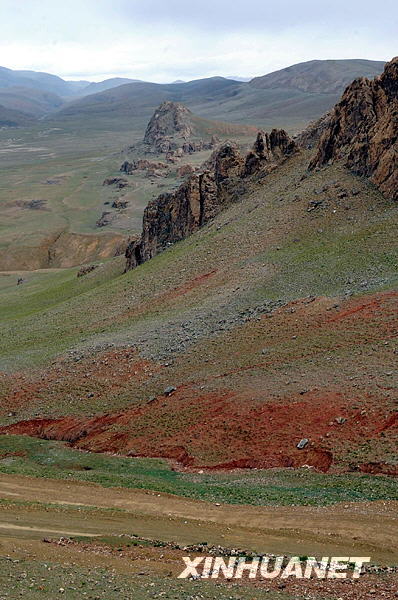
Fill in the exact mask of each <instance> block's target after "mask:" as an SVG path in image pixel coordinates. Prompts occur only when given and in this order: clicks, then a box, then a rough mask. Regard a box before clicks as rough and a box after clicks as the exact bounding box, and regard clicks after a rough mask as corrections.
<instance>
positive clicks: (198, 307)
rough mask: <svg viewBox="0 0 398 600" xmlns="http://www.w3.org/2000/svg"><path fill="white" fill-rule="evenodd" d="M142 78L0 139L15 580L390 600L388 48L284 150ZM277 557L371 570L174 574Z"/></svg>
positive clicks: (1, 528) (396, 183)
mask: <svg viewBox="0 0 398 600" xmlns="http://www.w3.org/2000/svg"><path fill="white" fill-rule="evenodd" d="M136 85H141V84H127V85H124V86H121V87H119V88H115V90H111V91H110V92H104V93H103V94H105V97H106V98H108V97H109V95H110V96H117V97H118V98H119V101H120V102H121V104H120V114H117V115H115V116H114V117H112V116H111V114H110V113H109V112H107V110H108V108H109V106H108V107H107V106H106V102H107V101H106V102H105V105H104V106H102V108H103V109H104V112H103V113H101V115H102V116H99V115H100V113H98V115H97V117H98V118H97V117H95V118H94V117H90V116H89V112H88V113H87V115H86V118H83V117H82V115H80V116H79V115H78V114H75V115H72V114H70V115H69V116H67V117H65V116H64V117H62V118H60V120H59V121H58V122H55V121H53V120H50V119H46V120H42V121H41V122H40V126H35V125H32V126H29V127H26V128H21V129H18V130H17V131H15V132H14V130H13V131H12V133H11V135H10V130H7V129H4V128H3V129H0V140H1V146H2V147H1V153H2V160H1V165H0V202H1V214H2V220H1V233H2V236H1V238H2V242H1V245H0V251H1V252H0V261H1V264H2V265H3V267H2V268H3V269H8V270H3V271H1V272H0V313H1V324H0V336H1V342H2V343H1V348H0V500H1V501H0V511H2V515H3V518H2V520H1V521H0V538H1V540H0V541H1V546H2V551H3V556H2V557H0V564H1V568H2V573H3V572H4V575H5V576H3V578H2V579H3V582H4V585H3V584H2V585H3V587H2V592H3V593H4V594H5V596H6V597H7V598H10V599H14V598H17V597H21V596H28V597H29V598H31V597H32V600H36V599H37V600H40V599H41V598H44V597H51V598H55V597H60V596H61V595H65V597H68V598H71V599H75V598H76V599H77V598H81V597H82V596H86V597H87V598H89V597H92V598H100V597H106V598H107V599H109V600H113V599H114V600H116V599H118V600H119V599H120V598H121V597H123V598H124V597H125V598H129V599H130V598H131V599H132V598H134V600H148V599H149V598H154V597H164V598H166V597H170V598H184V599H193V598H195V599H197V598H201V599H203V600H204V599H206V600H215V599H217V600H292V599H293V598H303V597H304V596H305V597H306V598H312V599H313V600H325V599H326V598H330V599H331V598H339V599H342V600H343V599H344V600H353V599H354V598H355V600H369V598H376V597H377V598H379V597H382V598H384V599H385V600H393V598H395V597H396V590H397V585H396V583H397V573H398V567H397V564H398V552H397V549H396V544H395V540H396V538H397V535H398V524H397V519H396V515H397V506H398V486H397V476H398V460H397V447H398V413H397V395H396V390H397V386H398V372H397V352H398V349H397V342H396V341H397V333H398V320H397V315H398V290H397V288H398V244H397V236H396V231H397V226H398V204H397V197H398V196H397V193H398V180H397V155H398V153H397V151H398V148H397V143H398V142H397V139H398V122H397V118H396V117H397V114H398V58H396V59H394V60H392V61H391V62H390V63H388V64H387V65H386V66H385V69H384V71H383V73H382V74H381V76H378V77H377V78H375V79H374V80H369V79H366V78H361V79H357V80H355V81H354V82H352V83H351V84H350V85H349V86H348V87H347V88H346V90H345V92H344V94H343V96H342V98H341V99H340V100H339V102H338V103H337V104H336V105H335V106H334V107H333V108H332V109H331V110H330V112H328V113H327V114H326V115H324V116H323V117H322V118H321V119H319V120H317V121H315V122H312V123H311V124H310V126H309V127H308V129H306V130H305V131H303V132H302V134H301V135H300V136H296V137H294V138H293V137H291V136H290V135H289V133H288V132H286V131H285V130H283V129H276V128H275V129H272V131H261V130H260V131H258V130H257V128H251V127H247V126H245V125H244V126H242V125H237V124H236V123H235V124H231V123H230V122H228V121H225V119H226V115H225V114H224V115H223V119H224V120H222V119H217V120H211V119H209V118H208V117H204V116H203V115H198V113H197V112H195V111H194V110H193V109H192V107H187V106H186V105H184V104H182V103H181V102H180V101H169V100H167V101H163V102H162V103H161V104H160V105H157V106H156V107H155V109H154V111H152V113H151V114H150V115H149V116H148V118H147V119H144V118H143V116H142V115H144V114H146V111H147V110H149V105H150V102H152V101H153V93H154V90H155V91H156V93H158V89H159V88H158V87H157V86H155V88H152V87H151V91H150V93H149V96H148V97H147V99H146V100H145V102H147V104H142V105H141V106H142V107H144V110H141V109H140V111H139V116H138V115H137V114H135V113H134V111H132V112H131V113H129V112H128V109H127V108H126V106H124V105H123V102H124V100H123V101H122V100H121V95H122V96H123V94H124V90H125V89H126V88H130V86H136ZM175 85H176V86H179V85H183V84H175ZM187 85H188V84H187ZM236 85H239V86H240V85H244V84H236V83H234V82H232V83H228V84H226V83H225V81H223V80H221V81H220V80H216V81H205V82H199V83H197V82H193V87H195V86H196V87H197V88H198V89H197V91H198V99H197V100H198V102H199V104H198V106H202V108H203V107H204V106H205V105H206V103H207V105H210V104H211V102H210V101H209V97H210V92H211V90H212V89H213V88H214V87H216V88H217V89H218V92H219V98H222V97H225V95H226V94H227V93H228V90H229V91H231V93H232V95H231V97H230V101H231V102H233V98H236V97H237V96H238V98H240V97H241V96H240V93H241V92H240V91H238V93H237V94H236V95H235V96H234V95H233V94H234V92H235V91H236V88H235V87H234V86H236ZM230 86H232V87H230ZM141 89H145V88H141ZM146 89H147V90H148V88H146ZM245 89H246V90H247V89H249V90H254V92H253V93H255V94H257V93H261V94H262V93H264V94H270V93H272V94H273V93H274V91H275V90H257V91H256V90H255V88H251V87H250V86H247V88H245ZM200 90H201V91H200ZM177 91H178V90H177ZM283 93H284V92H280V91H279V92H277V94H276V96H275V98H281V97H282V95H280V94H283ZM103 94H97V95H94V96H92V97H91V99H90V102H91V104H89V106H93V104H92V102H93V99H94V102H95V98H97V99H98V98H103V97H104V95H103ZM182 94H187V97H191V98H192V102H194V95H192V96H190V94H191V92H190V91H189V89H187V88H184V87H183V88H182V90H181V89H180V95H182ZM200 94H202V95H201V96H200ZM294 95H295V97H296V98H298V97H301V98H303V97H304V96H305V97H307V98H309V97H310V96H313V97H318V96H319V95H318V94H316V93H311V94H310V93H307V92H305V93H304V92H301V91H294ZM331 95H332V94H325V95H324V96H325V97H327V98H330V97H331ZM199 96H200V97H199ZM251 98H252V99H254V98H255V96H254V95H253V96H251ZM97 101H98V100H97ZM139 101H140V100H139V98H138V94H137V98H136V102H137V105H138V103H139ZM200 103H202V104H200ZM100 104H101V101H100V102H99V104H98V108H100ZM216 104H217V105H218V108H216V107H215V105H216ZM71 106H72V105H70V106H69V108H68V110H69V109H70V108H71ZM123 106H124V108H123ZM256 106H257V105H256V103H255V102H254V103H253V110H256ZM289 106H291V105H290V100H289V102H288V103H287V105H286V109H287V110H288V107H289ZM306 106H307V108H308V109H309V108H310V107H311V103H310V102H309V103H308V104H307V105H306ZM222 107H224V108H225V104H224V103H223V101H222V102H218V103H217V102H216V103H215V104H214V112H217V111H219V110H221V108H222ZM124 110H125V111H126V112H123V111H124ZM275 110H277V103H276V104H275ZM278 110H279V109H278ZM236 114H238V113H236ZM278 114H279V117H278V116H277V115H278ZM297 114H298V113H296V115H297ZM151 115H152V116H151ZM275 115H276V116H275V120H277V119H278V118H281V117H280V113H275ZM149 117H150V118H149ZM267 118H272V117H267ZM148 121H149V122H148ZM215 132H217V136H218V135H219V136H220V139H217V138H216V137H215V136H214V133H215ZM231 136H232V139H231ZM142 216H143V218H142ZM49 232H51V235H49ZM120 238H122V239H120ZM124 248H126V251H125V253H123V250H124ZM29 269H30V270H29ZM268 553H270V554H272V555H273V556H279V555H280V556H282V555H283V556H285V557H286V558H285V559H283V558H282V559H281V560H285V562H287V561H288V560H289V557H290V556H291V555H293V554H294V556H296V557H299V559H298V560H297V559H294V560H295V561H296V568H297V569H301V570H303V565H304V563H305V561H306V560H307V557H319V560H320V559H321V557H324V556H330V557H352V555H353V554H355V555H358V556H364V557H369V560H370V563H371V564H370V565H369V564H368V561H366V564H365V565H364V567H363V569H362V574H361V576H360V577H359V579H358V580H356V581H353V580H350V579H351V577H349V575H351V571H349V573H348V574H347V578H346V579H336V581H334V579H332V578H329V577H328V578H326V579H320V578H319V571H318V573H316V572H314V575H313V577H312V578H309V579H305V580H304V581H303V580H302V579H300V578H298V577H296V576H293V577H288V578H287V577H286V578H285V577H282V579H281V578H278V577H275V578H273V577H270V578H267V579H266V580H265V578H264V576H263V579H262V580H255V579H254V580H253V579H252V578H250V577H247V578H239V581H238V580H235V579H231V578H229V577H228V578H227V577H225V578H224V577H223V578H220V579H219V580H218V581H213V577H212V578H211V579H210V578H207V577H206V574H205V576H204V577H200V578H196V577H195V578H190V579H187V580H181V579H177V576H178V574H179V573H180V572H181V567H182V558H183V557H186V556H187V555H191V556H195V555H198V557H199V560H201V559H204V557H205V556H206V555H209V556H210V558H211V559H212V557H213V556H223V557H224V558H225V560H226V561H227V560H228V561H235V560H236V559H237V558H238V557H239V559H240V560H241V559H242V558H243V559H245V558H246V559H249V560H251V559H252V558H253V557H259V556H262V555H263V554H267V556H269V554H268ZM271 560H272V557H271ZM275 560H278V559H275ZM311 560H313V559H310V561H311ZM322 560H323V561H325V559H322ZM331 560H332V562H333V561H335V560H336V559H331ZM343 560H344V561H345V560H349V561H350V562H352V561H353V560H354V561H355V560H356V559H354V558H349V559H348V558H347V559H339V561H343ZM255 561H256V558H254V560H253V561H251V565H253V564H256V563H255ZM240 564H241V563H240ZM262 564H264V563H262ZM289 564H290V562H289ZM271 568H272V567H271ZM296 573H297V571H296ZM268 574H269V570H268ZM339 574H340V573H339ZM271 575H273V573H272V574H271ZM294 575H295V574H294ZM204 579H207V581H204ZM303 585H304V586H305V587H303ZM303 594H304V596H303Z"/></svg>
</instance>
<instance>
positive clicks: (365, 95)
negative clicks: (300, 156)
mask: <svg viewBox="0 0 398 600" xmlns="http://www.w3.org/2000/svg"><path fill="white" fill-rule="evenodd" d="M338 158H341V159H343V160H344V162H345V164H346V166H347V167H348V168H349V169H350V170H351V171H353V172H354V173H356V174H358V175H364V176H366V177H369V178H370V180H371V181H372V182H373V183H374V184H375V185H376V186H377V187H378V188H379V189H380V190H381V192H382V193H383V194H384V195H385V196H386V197H388V198H391V199H395V200H397V199H398V57H397V58H394V59H393V60H392V61H391V62H390V63H387V65H386V67H385V70H384V72H383V74H382V75H381V76H380V77H376V79H374V80H372V81H369V80H368V79H365V78H362V79H357V80H355V81H354V82H353V83H352V84H351V85H350V86H349V87H348V88H347V89H346V91H345V92H344V94H343V97H342V99H341V101H340V102H339V103H338V104H337V105H336V106H335V108H334V110H333V111H332V114H331V117H330V122H329V124H328V126H327V128H326V130H325V131H324V133H323V134H322V136H321V139H320V142H319V145H318V148H317V153H316V155H315V157H314V159H313V160H312V162H311V164H310V169H313V168H315V167H319V166H322V165H325V164H327V163H328V162H329V161H330V160H334V159H338Z"/></svg>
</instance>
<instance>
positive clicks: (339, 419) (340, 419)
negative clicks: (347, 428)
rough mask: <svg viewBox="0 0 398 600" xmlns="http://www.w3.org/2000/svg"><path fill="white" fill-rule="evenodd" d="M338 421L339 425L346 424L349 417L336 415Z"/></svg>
mask: <svg viewBox="0 0 398 600" xmlns="http://www.w3.org/2000/svg"><path fill="white" fill-rule="evenodd" d="M335 421H336V423H338V424H339V425H344V423H345V422H346V421H347V419H346V418H345V417H336V418H335Z"/></svg>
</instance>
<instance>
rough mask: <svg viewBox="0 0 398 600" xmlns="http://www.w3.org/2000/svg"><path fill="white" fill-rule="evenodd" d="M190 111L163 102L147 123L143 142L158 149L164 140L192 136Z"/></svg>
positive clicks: (177, 105)
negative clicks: (176, 136)
mask: <svg viewBox="0 0 398 600" xmlns="http://www.w3.org/2000/svg"><path fill="white" fill-rule="evenodd" d="M191 117H192V113H191V111H190V110H189V109H188V108H187V107H186V106H184V105H183V104H180V103H179V102H163V103H162V104H161V105H160V106H159V108H157V109H156V110H155V112H154V114H153V116H152V118H151V120H150V121H149V123H148V127H147V128H146V131H145V135H144V142H145V143H146V144H150V145H151V146H155V147H158V146H159V145H160V144H162V143H163V142H164V139H165V138H168V137H173V136H175V135H176V134H177V135H178V136H179V137H180V138H182V139H185V140H186V139H188V138H190V137H192V136H193V134H194V128H193V125H192V123H191Z"/></svg>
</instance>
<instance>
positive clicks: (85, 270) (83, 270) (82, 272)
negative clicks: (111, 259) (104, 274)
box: [77, 265, 99, 277]
mask: <svg viewBox="0 0 398 600" xmlns="http://www.w3.org/2000/svg"><path fill="white" fill-rule="evenodd" d="M98 266H99V265H83V266H82V267H80V269H79V270H78V272H77V277H84V276H85V275H87V274H88V273H91V271H94V269H97V268H98Z"/></svg>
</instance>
